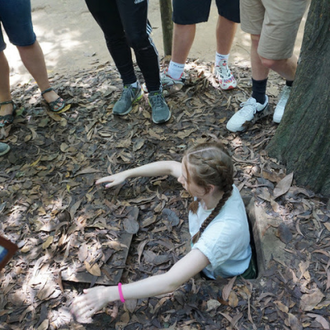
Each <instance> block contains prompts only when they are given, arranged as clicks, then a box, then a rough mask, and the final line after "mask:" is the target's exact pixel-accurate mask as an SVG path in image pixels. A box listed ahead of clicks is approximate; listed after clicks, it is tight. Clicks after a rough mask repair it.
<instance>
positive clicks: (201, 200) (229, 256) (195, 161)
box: [72, 142, 256, 321]
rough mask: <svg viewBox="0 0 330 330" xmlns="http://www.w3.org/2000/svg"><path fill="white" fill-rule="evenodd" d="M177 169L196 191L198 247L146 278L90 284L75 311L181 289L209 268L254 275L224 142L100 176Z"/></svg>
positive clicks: (192, 216)
mask: <svg viewBox="0 0 330 330" xmlns="http://www.w3.org/2000/svg"><path fill="white" fill-rule="evenodd" d="M158 175H159V176H163V175H172V176H174V177H176V178H178V181H179V182H180V183H181V184H182V185H183V187H184V189H186V190H187V191H188V192H189V193H190V194H191V195H192V196H193V197H194V201H193V202H192V203H191V205H190V206H189V231H190V234H191V236H192V249H191V251H190V252H189V253H188V254H187V255H186V256H185V257H183V258H182V259H180V260H179V261H178V262H177V263H176V264H174V265H173V267H172V268H171V269H170V270H169V271H168V272H167V273H164V274H161V275H155V276H151V277H149V278H146V279H144V280H141V281H138V282H135V283H129V284H123V285H122V284H121V283H119V284H118V287H116V286H110V287H105V286H97V287H94V288H92V289H87V290H84V294H82V295H81V296H79V297H77V298H75V300H74V302H73V305H72V313H73V314H74V316H75V317H76V319H77V320H78V321H79V318H80V317H83V316H84V317H90V316H92V315H93V314H94V313H95V312H97V311H98V310H100V309H101V308H102V307H104V306H105V305H106V304H107V303H109V302H111V301H115V300H121V301H122V302H124V301H125V299H140V298H146V297H152V296H157V295H160V294H165V293H168V292H172V291H174V290H176V289H177V288H178V287H179V286H180V285H182V284H183V283H185V282H186V281H188V280H189V279H190V278H191V277H193V276H194V275H196V274H198V273H199V272H201V271H202V272H203V273H204V275H206V276H207V277H208V278H211V279H214V278H216V277H217V276H222V277H231V276H236V275H241V274H243V273H244V274H243V275H242V276H244V277H246V278H253V277H254V276H255V275H256V274H255V269H254V267H253V265H252V263H250V261H251V254H252V253H251V247H250V234H249V225H248V220H247V216H246V212H245V208H244V203H243V201H242V198H241V196H240V194H239V191H238V189H237V188H236V187H235V186H234V185H233V165H232V161H231V158H230V157H229V156H228V154H227V153H226V152H225V151H224V148H223V146H222V145H221V144H219V143H218V142H208V143H202V144H199V145H196V146H193V147H191V148H189V149H188V150H187V152H186V154H185V156H184V157H183V160H182V162H181V163H179V162H176V161H159V162H155V163H150V164H147V165H143V166H140V167H137V168H134V169H130V170H126V171H123V172H121V173H117V174H114V175H111V176H107V177H104V178H102V179H99V180H97V181H96V184H106V185H105V187H106V188H110V187H114V186H116V185H118V184H120V183H122V182H124V181H125V180H126V179H128V178H132V177H138V176H149V177H151V176H158Z"/></svg>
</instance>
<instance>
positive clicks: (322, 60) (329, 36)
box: [267, 0, 330, 197]
mask: <svg viewBox="0 0 330 330" xmlns="http://www.w3.org/2000/svg"><path fill="white" fill-rule="evenodd" d="M329 56H330V1H329V0H312V3H311V6H310V9H309V13H308V18H307V21H306V26H305V32H304V39H303V44H302V48H301V56H300V60H299V64H298V68H297V72H296V78H295V82H294V85H293V87H292V91H291V95H290V97H289V100H288V103H287V106H286V109H285V113H284V116H283V118H282V121H281V123H280V125H279V127H278V128H277V131H276V133H275V136H274V137H273V139H272V140H271V142H270V144H269V145H268V147H267V150H268V153H269V155H270V156H271V157H275V158H277V159H279V160H280V161H281V162H282V163H284V164H285V165H286V166H287V170H288V172H292V171H293V172H294V178H295V180H296V183H297V184H298V185H302V186H305V187H307V188H310V189H312V190H314V191H315V192H316V193H322V194H324V195H325V196H327V197H329V196H330V130H329V128H330V61H329Z"/></svg>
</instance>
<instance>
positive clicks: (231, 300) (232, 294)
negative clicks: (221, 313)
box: [228, 291, 239, 308]
mask: <svg viewBox="0 0 330 330" xmlns="http://www.w3.org/2000/svg"><path fill="white" fill-rule="evenodd" d="M238 302H239V301H238V298H237V295H236V293H235V292H234V291H230V294H229V299H228V305H229V306H230V307H233V308H235V307H237V306H238Z"/></svg>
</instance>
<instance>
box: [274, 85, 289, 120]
mask: <svg viewBox="0 0 330 330" xmlns="http://www.w3.org/2000/svg"><path fill="white" fill-rule="evenodd" d="M291 88H292V87H291V86H284V87H283V89H282V92H281V94H280V96H279V101H278V102H277V105H276V108H275V111H274V115H273V121H274V122H275V123H280V122H281V119H282V117H283V114H284V109H285V106H286V103H287V102H288V99H289V96H290V92H291Z"/></svg>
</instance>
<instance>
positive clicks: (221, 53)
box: [214, 0, 240, 90]
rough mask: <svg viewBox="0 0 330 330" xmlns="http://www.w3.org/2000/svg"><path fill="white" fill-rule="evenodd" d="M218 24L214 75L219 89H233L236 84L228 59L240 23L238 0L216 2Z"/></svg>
mask: <svg viewBox="0 0 330 330" xmlns="http://www.w3.org/2000/svg"><path fill="white" fill-rule="evenodd" d="M216 3H217V7H218V13H219V17H218V22H217V27H216V41H217V51H216V54H215V69H214V73H215V76H216V78H217V80H218V81H219V85H220V87H221V89H223V90H228V89H232V88H235V87H236V86H237V82H236V80H235V77H234V75H233V74H232V73H231V71H230V69H229V67H228V58H229V53H230V49H231V46H232V44H233V40H234V37H235V33H236V29H237V23H239V22H240V13H239V0H232V1H227V0H217V1H216Z"/></svg>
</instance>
